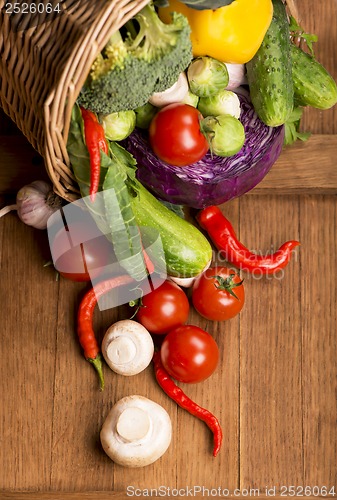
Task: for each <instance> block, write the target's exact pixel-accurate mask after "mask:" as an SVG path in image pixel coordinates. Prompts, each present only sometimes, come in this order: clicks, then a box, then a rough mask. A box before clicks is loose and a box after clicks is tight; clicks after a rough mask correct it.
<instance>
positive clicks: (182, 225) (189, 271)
mask: <svg viewBox="0 0 337 500" xmlns="http://www.w3.org/2000/svg"><path fill="white" fill-rule="evenodd" d="M136 182H137V188H136V190H137V196H133V197H130V202H131V207H132V210H133V213H134V216H135V219H136V222H137V225H138V226H139V228H140V231H141V234H142V240H143V244H144V246H145V248H146V251H147V252H148V253H149V256H150V258H153V260H154V262H156V255H151V250H150V247H149V245H153V244H154V242H155V241H156V239H157V237H158V233H159V235H160V237H161V243H162V247H163V250H164V255H165V262H162V263H161V264H162V267H163V268H164V267H166V269H165V270H166V272H167V274H168V275H169V276H175V277H180V278H190V277H193V276H197V275H198V274H200V273H201V271H203V269H204V268H205V267H206V266H207V264H208V263H209V261H210V260H211V258H212V247H211V245H210V243H209V241H208V240H207V238H206V237H205V236H204V235H203V234H202V233H201V231H199V229H198V228H197V227H195V226H194V225H193V224H191V223H190V222H188V221H187V220H185V219H182V218H181V217H179V215H177V214H176V213H174V212H173V211H172V210H170V209H169V208H167V207H166V206H164V205H163V204H162V203H161V202H160V201H158V200H157V199H156V198H155V197H154V196H153V195H152V194H151V193H149V191H148V190H147V189H145V188H144V187H143V186H142V185H141V184H140V183H138V181H136ZM153 246H154V247H155V245H153ZM156 263H157V262H156ZM159 264H160V263H159Z"/></svg>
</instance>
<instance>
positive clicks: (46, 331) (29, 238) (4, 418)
mask: <svg viewBox="0 0 337 500" xmlns="http://www.w3.org/2000/svg"><path fill="white" fill-rule="evenodd" d="M0 225H1V226H2V227H3V240H2V243H3V248H2V263H1V271H0V304H1V321H2V325H1V342H0V357H1V363H0V393H1V405H0V436H1V447H0V463H1V467H0V488H3V489H22V488H26V489H28V488H32V487H34V488H44V489H45V488H48V487H49V485H50V465H51V437H52V425H51V424H52V418H53V395H54V394H53V392H54V391H53V389H54V371H55V340H56V330H55V323H54V317H55V315H56V310H57V291H58V283H57V282H55V274H54V273H52V270H51V269H49V268H43V263H44V261H45V260H46V257H47V254H48V248H47V241H46V234H45V233H44V232H42V231H38V230H33V229H32V228H29V227H28V226H25V225H24V224H22V223H21V222H20V221H19V220H18V218H17V216H16V215H15V214H9V215H7V216H6V217H5V218H4V219H3V220H2V221H1V222H0Z"/></svg>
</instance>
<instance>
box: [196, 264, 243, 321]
mask: <svg viewBox="0 0 337 500" xmlns="http://www.w3.org/2000/svg"><path fill="white" fill-rule="evenodd" d="M192 302H193V305H194V307H195V309H196V310H197V311H198V313H199V314H201V316H204V317H205V318H207V319H211V320H215V321H222V320H226V319H231V318H234V316H236V315H237V314H238V313H239V312H240V311H241V309H242V308H243V305H244V303H245V289H244V286H243V284H242V281H241V278H240V276H239V275H238V274H237V272H236V271H234V270H233V269H229V268H227V267H223V266H222V267H213V268H209V269H207V270H206V271H204V272H203V273H202V274H201V275H200V276H199V277H198V278H197V279H196V280H195V282H194V283H193V288H192Z"/></svg>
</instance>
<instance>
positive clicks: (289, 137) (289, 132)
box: [283, 106, 311, 146]
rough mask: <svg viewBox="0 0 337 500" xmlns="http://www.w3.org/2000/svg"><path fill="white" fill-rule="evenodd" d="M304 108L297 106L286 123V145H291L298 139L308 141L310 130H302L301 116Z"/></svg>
mask: <svg viewBox="0 0 337 500" xmlns="http://www.w3.org/2000/svg"><path fill="white" fill-rule="evenodd" d="M303 110H304V108H303V107H302V106H298V107H295V108H294V109H293V111H292V113H291V115H290V116H289V118H288V120H287V122H286V123H285V136H284V142H283V144H284V146H290V145H291V144H293V143H294V142H296V141H297V140H301V141H306V140H307V139H308V138H309V137H310V135H311V134H310V132H300V131H299V129H300V124H301V118H302V114H303Z"/></svg>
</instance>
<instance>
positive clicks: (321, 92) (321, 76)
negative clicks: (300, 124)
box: [291, 44, 337, 109]
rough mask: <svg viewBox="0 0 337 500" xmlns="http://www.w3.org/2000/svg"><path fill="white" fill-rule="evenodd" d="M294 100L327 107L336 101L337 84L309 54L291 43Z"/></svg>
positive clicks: (308, 104)
mask: <svg viewBox="0 0 337 500" xmlns="http://www.w3.org/2000/svg"><path fill="white" fill-rule="evenodd" d="M291 59H292V66H293V68H292V72H293V82H294V90H295V101H296V104H298V105H300V106H312V107H313V108H318V109H329V108H331V107H332V106H334V105H335V104H336V103H337V85H336V82H335V80H334V79H333V78H332V76H331V75H330V73H328V71H327V70H326V69H325V68H324V67H323V66H322V65H321V64H320V63H319V62H318V61H317V60H316V59H315V58H314V57H312V56H311V55H309V54H307V53H306V52H304V51H303V50H302V49H300V48H299V47H297V46H296V45H294V44H291Z"/></svg>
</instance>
